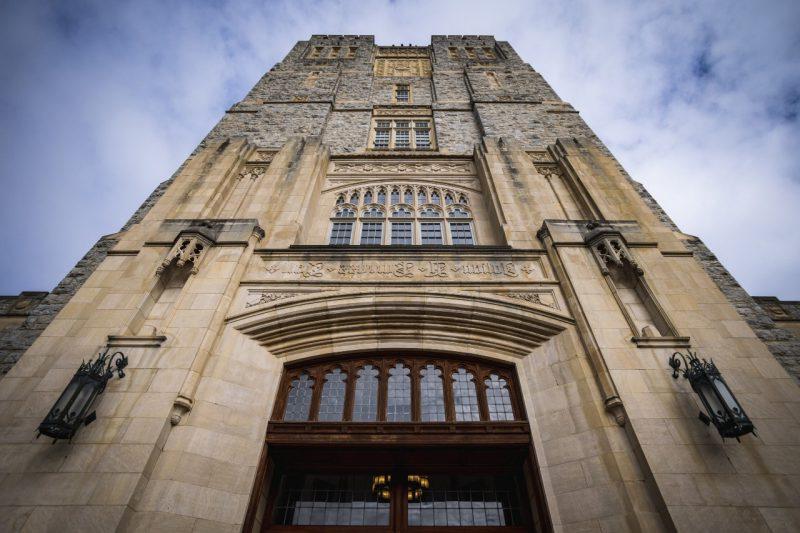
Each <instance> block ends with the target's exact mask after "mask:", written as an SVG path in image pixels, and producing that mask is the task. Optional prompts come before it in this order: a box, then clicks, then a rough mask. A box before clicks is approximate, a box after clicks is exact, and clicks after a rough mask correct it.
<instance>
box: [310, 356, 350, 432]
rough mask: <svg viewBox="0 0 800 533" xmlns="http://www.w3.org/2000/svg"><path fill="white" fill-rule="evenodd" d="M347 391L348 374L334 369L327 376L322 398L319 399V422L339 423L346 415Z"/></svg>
mask: <svg viewBox="0 0 800 533" xmlns="http://www.w3.org/2000/svg"><path fill="white" fill-rule="evenodd" d="M346 390H347V374H345V373H344V372H342V369H340V368H334V369H333V370H331V371H330V372H328V373H327V374H325V384H324V385H323V386H322V396H321V397H320V399H319V412H318V413H317V420H320V421H323V422H339V421H341V420H342V416H343V415H344V394H345V391H346Z"/></svg>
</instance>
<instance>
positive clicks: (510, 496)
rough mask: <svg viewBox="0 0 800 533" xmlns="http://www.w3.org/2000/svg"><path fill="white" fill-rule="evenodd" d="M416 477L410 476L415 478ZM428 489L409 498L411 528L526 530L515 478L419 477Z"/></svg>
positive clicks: (424, 487)
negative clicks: (496, 527)
mask: <svg viewBox="0 0 800 533" xmlns="http://www.w3.org/2000/svg"><path fill="white" fill-rule="evenodd" d="M411 477H412V476H409V478H411ZM413 477H414V478H418V479H424V480H425V481H424V485H425V486H423V487H421V488H420V489H418V490H417V491H416V492H415V493H414V494H412V495H411V497H409V502H408V525H409V526H412V527H414V526H434V527H447V526H450V527H453V526H479V527H480V526H483V527H486V526H522V525H523V524H524V518H523V516H524V514H523V508H522V503H521V498H520V497H519V489H518V487H519V486H520V480H519V479H515V476H513V475H512V476H508V475H495V476H491V475H490V476H478V475H469V474H458V475H453V474H434V475H424V474H423V475H419V474H416V475H415V476H413Z"/></svg>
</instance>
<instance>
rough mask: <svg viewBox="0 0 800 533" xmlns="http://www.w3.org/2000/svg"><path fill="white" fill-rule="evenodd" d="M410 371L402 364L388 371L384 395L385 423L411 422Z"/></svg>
mask: <svg viewBox="0 0 800 533" xmlns="http://www.w3.org/2000/svg"><path fill="white" fill-rule="evenodd" d="M409 374H410V370H409V369H408V367H407V366H405V365H403V364H402V363H397V364H395V365H394V366H393V367H392V368H390V369H389V388H388V392H387V395H386V421H387V422H408V421H410V420H411V377H410V376H409Z"/></svg>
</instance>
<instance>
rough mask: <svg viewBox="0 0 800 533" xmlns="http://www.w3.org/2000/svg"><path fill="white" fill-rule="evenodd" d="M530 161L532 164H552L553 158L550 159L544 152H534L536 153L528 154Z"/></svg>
mask: <svg viewBox="0 0 800 533" xmlns="http://www.w3.org/2000/svg"><path fill="white" fill-rule="evenodd" d="M528 155H529V156H530V158H531V160H533V162H534V163H552V162H553V158H552V157H550V154H549V153H548V152H546V151H544V150H541V151H536V152H528Z"/></svg>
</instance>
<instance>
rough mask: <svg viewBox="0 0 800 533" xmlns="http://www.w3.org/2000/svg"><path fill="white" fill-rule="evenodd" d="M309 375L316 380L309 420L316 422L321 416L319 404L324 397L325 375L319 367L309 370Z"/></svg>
mask: <svg viewBox="0 0 800 533" xmlns="http://www.w3.org/2000/svg"><path fill="white" fill-rule="evenodd" d="M308 375H309V377H310V378H311V379H313V380H314V385H313V386H314V390H313V392H312V393H311V409H310V410H309V412H308V419H309V420H316V419H317V414H319V402H320V398H321V397H322V387H323V386H324V384H325V383H324V377H325V373H324V372H322V371H321V368H319V367H317V368H315V369H312V370H309V371H308Z"/></svg>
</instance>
